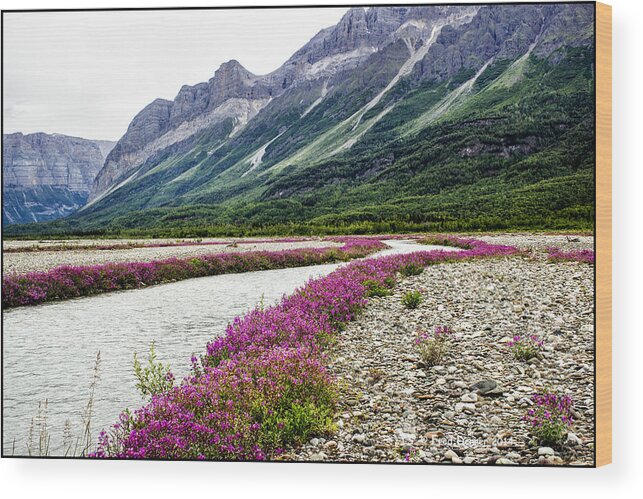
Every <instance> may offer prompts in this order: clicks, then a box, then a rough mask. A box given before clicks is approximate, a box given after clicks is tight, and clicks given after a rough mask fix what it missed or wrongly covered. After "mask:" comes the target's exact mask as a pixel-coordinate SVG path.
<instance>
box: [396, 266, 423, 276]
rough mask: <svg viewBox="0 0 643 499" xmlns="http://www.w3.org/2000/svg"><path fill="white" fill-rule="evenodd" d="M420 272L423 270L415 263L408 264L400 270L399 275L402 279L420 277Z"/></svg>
mask: <svg viewBox="0 0 643 499" xmlns="http://www.w3.org/2000/svg"><path fill="white" fill-rule="evenodd" d="M422 272H424V268H423V267H421V266H420V265H417V264H415V263H408V264H406V265H404V267H402V268H401V269H400V274H402V275H403V276H404V277H411V276H414V275H420V274H421V273H422Z"/></svg>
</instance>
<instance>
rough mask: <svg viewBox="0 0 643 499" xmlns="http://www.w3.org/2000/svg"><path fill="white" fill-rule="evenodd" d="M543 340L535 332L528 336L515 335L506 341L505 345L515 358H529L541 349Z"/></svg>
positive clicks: (535, 355) (525, 359)
mask: <svg viewBox="0 0 643 499" xmlns="http://www.w3.org/2000/svg"><path fill="white" fill-rule="evenodd" d="M543 346H544V342H543V340H541V339H540V337H538V336H537V335H535V334H532V335H529V336H520V335H519V334H517V335H515V336H514V337H513V339H512V340H511V341H508V342H507V347H508V348H509V350H510V351H511V353H512V354H513V356H514V358H515V359H516V360H524V361H527V360H530V359H533V358H534V357H537V356H538V355H539V354H540V352H541V350H542V349H543Z"/></svg>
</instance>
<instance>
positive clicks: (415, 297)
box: [402, 291, 422, 309]
mask: <svg viewBox="0 0 643 499" xmlns="http://www.w3.org/2000/svg"><path fill="white" fill-rule="evenodd" d="M420 303H422V293H420V292H419V291H409V292H408V293H405V294H404V296H403V297H402V305H404V306H405V307H406V308H412V309H413V308H418V307H419V306H420Z"/></svg>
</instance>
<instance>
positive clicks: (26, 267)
mask: <svg viewBox="0 0 643 499" xmlns="http://www.w3.org/2000/svg"><path fill="white" fill-rule="evenodd" d="M129 241H130V240H121V244H122V243H125V242H129ZM238 241H239V240H238ZM148 242H150V243H151V241H148ZM330 246H336V247H339V246H342V244H341V243H334V242H331V241H318V240H316V241H296V242H288V243H276V242H275V243H250V244H239V245H237V246H231V245H191V246H166V247H151V248H131V249H114V250H68V251H34V252H24V253H4V254H3V259H2V269H3V271H4V272H5V274H9V273H11V274H23V273H26V272H33V271H46V270H50V269H52V268H55V267H59V266H61V265H97V264H103V263H116V262H150V261H153V260H164V259H167V258H172V257H176V258H189V257H194V256H200V255H210V254H216V253H235V252H245V251H282V250H289V249H298V248H323V247H330Z"/></svg>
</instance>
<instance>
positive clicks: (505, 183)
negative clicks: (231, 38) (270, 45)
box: [66, 3, 593, 230]
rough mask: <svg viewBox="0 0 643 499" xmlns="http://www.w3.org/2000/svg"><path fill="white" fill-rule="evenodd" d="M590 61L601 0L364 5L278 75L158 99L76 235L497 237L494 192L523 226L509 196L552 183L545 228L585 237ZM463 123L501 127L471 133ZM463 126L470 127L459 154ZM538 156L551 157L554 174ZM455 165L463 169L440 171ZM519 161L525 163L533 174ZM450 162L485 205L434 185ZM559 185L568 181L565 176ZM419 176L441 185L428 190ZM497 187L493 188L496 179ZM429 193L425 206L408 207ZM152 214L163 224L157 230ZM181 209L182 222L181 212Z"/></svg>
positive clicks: (234, 78)
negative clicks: (363, 229)
mask: <svg viewBox="0 0 643 499" xmlns="http://www.w3.org/2000/svg"><path fill="white" fill-rule="evenodd" d="M592 57H593V6H592V5H591V4H584V3H574V4H515V5H514V4H512V5H505V4H498V5H489V6H474V7H471V6H458V7H448V6H431V7H420V6H414V7H386V8H379V7H378V8H370V9H368V10H365V9H363V8H355V9H351V10H349V11H348V12H347V13H346V14H345V15H344V16H343V18H342V19H341V20H340V22H339V23H338V24H337V25H336V26H333V27H329V28H325V29H323V30H321V31H320V32H319V33H317V34H316V35H315V36H314V37H313V38H311V40H310V41H309V42H308V43H307V44H305V45H304V46H303V47H302V48H301V49H299V50H298V51H296V52H295V53H294V54H293V56H291V57H290V58H289V59H288V60H287V61H286V62H285V63H284V64H283V65H282V66H281V67H280V68H278V69H277V70H275V71H273V72H271V73H269V74H267V75H259V76H258V75H253V74H252V73H251V72H249V71H247V70H246V69H245V68H243V67H242V66H241V65H240V64H239V63H238V61H236V60H231V61H229V62H227V63H225V64H224V65H222V66H221V67H220V68H219V69H218V70H217V71H216V72H215V75H214V76H213V78H211V79H210V80H209V82H203V83H199V84H196V85H193V86H184V87H182V88H181V90H180V91H179V93H178V94H177V96H176V97H175V99H174V100H173V101H165V100H157V101H154V102H153V103H151V104H150V105H148V106H147V107H146V108H145V109H144V110H142V111H141V113H139V115H137V117H136V118H135V119H134V120H133V121H132V124H131V125H130V129H131V130H130V129H128V133H126V134H125V136H124V137H123V138H122V139H121V140H120V141H119V144H117V146H116V147H115V148H114V150H113V151H112V152H111V153H110V156H109V157H108V158H107V160H106V162H105V165H104V167H103V169H102V170H101V172H100V174H99V175H98V176H97V179H96V181H95V183H94V186H93V189H92V197H91V199H90V202H89V203H88V204H87V206H85V207H84V208H83V209H82V210H81V211H80V212H79V213H77V214H76V215H73V216H71V217H70V218H69V219H68V220H69V222H68V224H67V225H66V226H67V227H76V228H83V227H84V228H92V230H97V229H99V228H111V229H113V230H116V229H119V228H127V227H137V226H147V227H149V226H157V225H165V224H167V223H168V220H170V221H171V223H172V224H173V225H175V226H177V227H179V226H180V227H192V228H194V227H195V226H196V227H202V226H204V225H208V224H210V225H213V224H214V225H217V224H230V223H234V224H241V225H247V224H250V225H256V224H260V225H262V224H274V223H283V222H287V223H317V222H318V221H319V222H320V223H324V224H327V223H330V224H336V223H354V222H360V223H361V221H370V222H378V221H381V220H386V219H387V218H390V219H409V217H411V218H413V219H415V220H419V221H424V222H422V223H425V222H426V223H429V224H434V223H435V224H443V225H445V227H446V225H449V224H451V225H453V224H456V222H455V220H456V219H461V222H460V223H461V224H462V226H463V227H464V226H469V225H466V224H470V226H471V227H480V228H484V226H485V222H484V220H485V217H484V214H480V213H478V205H477V204H476V199H477V196H482V195H483V194H482V193H483V192H488V194H484V195H485V196H488V195H492V196H495V197H494V199H498V201H494V202H493V203H492V204H491V212H492V213H490V215H489V218H490V219H494V220H497V217H496V216H495V215H496V213H495V212H496V211H497V210H499V209H500V208H499V207H498V206H499V205H502V210H504V211H506V212H508V213H509V212H511V213H513V214H512V215H510V216H509V217H507V218H506V220H507V222H506V223H507V224H510V223H512V222H511V220H513V219H514V218H512V217H516V218H515V220H517V221H518V222H519V223H520V224H524V225H525V226H528V225H529V223H531V222H528V220H529V216H528V215H526V214H524V213H523V212H522V211H521V210H520V209H518V208H516V209H514V208H512V207H511V206H508V205H507V204H506V202H505V201H502V189H505V192H506V193H510V192H514V191H515V192H516V193H517V194H516V195H517V196H533V195H534V194H533V192H535V191H534V190H529V189H527V190H525V188H526V187H528V186H529V185H533V186H535V185H540V184H539V183H540V182H545V181H546V182H548V183H545V184H543V185H545V186H546V187H545V189H553V190H561V189H562V190H563V191H565V193H566V194H565V196H563V198H562V199H563V201H561V203H560V209H559V210H558V213H559V214H560V215H559V214H555V213H552V209H553V208H551V207H547V206H538V209H537V210H532V211H533V212H534V213H537V217H536V216H534V220H533V223H534V224H539V225H542V226H545V225H546V224H548V223H552V224H554V225H556V224H559V225H560V224H562V225H565V224H566V225H567V226H570V227H571V226H581V225H582V226H583V227H586V226H587V225H588V224H589V223H591V213H592V210H593V207H592V206H591V202H590V201H588V199H589V197H588V195H587V194H588V192H589V191H588V189H591V184H588V183H587V182H586V181H585V177H584V175H585V173H584V172H585V171H586V169H588V168H590V167H591V165H592V164H593V163H592V162H593V151H588V150H587V148H586V147H585V146H584V145H583V144H584V141H586V140H591V134H590V130H588V128H587V120H586V116H584V115H582V114H581V113H580V111H581V110H582V111H583V112H585V113H586V114H587V115H588V116H591V115H592V113H593V110H592V108H591V107H590V105H589V104H590V98H591V95H590V93H591V91H590V88H591V81H592V80H593V73H592V71H593V66H592V60H591V58H592ZM565 67H570V68H573V69H574V70H575V71H576V72H575V73H573V72H571V71H565V70H564V68H565ZM551 75H558V76H559V79H558V80H556V79H554V78H553V77H552V76H551ZM561 75H562V77H561ZM543 93H547V95H549V98H548V100H547V99H543V98H542V97H541V95H540V94H543ZM568 95H571V97H569V98H568ZM536 102H538V103H539V106H540V107H535V106H534V105H533V104H534V103H536ZM472 103H478V104H479V105H478V106H475V105H473V104H472ZM574 106H580V107H579V108H578V109H574ZM466 113H468V115H467V114H466ZM498 120H499V121H498ZM525 120H526V121H525ZM532 121H537V122H538V123H539V125H540V126H539V127H536V129H535V130H531V129H530V127H529V126H527V124H528V123H531V122H532ZM554 121H556V123H554ZM465 122H477V123H481V124H482V123H489V124H488V125H479V126H478V128H477V129H474V128H473V127H469V126H468V125H462V124H461V123H465ZM453 126H455V127H456V128H458V129H460V130H468V131H467V132H466V133H464V132H463V135H462V136H458V138H457V143H456V142H454V143H453V144H451V143H449V140H450V137H452V136H453V137H455V136H456V135H457V134H455V135H453V134H451V135H449V134H450V133H451V132H449V130H451V128H449V127H453ZM494 126H495V127H496V128H497V129H495V130H494V129H493V127H494ZM445 127H446V128H445ZM512 127H513V129H514V130H521V131H519V132H517V131H512ZM478 129H479V131H476V130H478ZM440 133H447V135H446V136H445V138H444V142H446V143H449V148H448V154H447V153H446V152H444V154H443V155H439V154H436V152H437V151H439V150H441V148H442V146H443V144H441V143H440V141H437V142H436V141H435V140H434V139H435V136H436V134H440ZM476 133H482V135H481V136H477V135H476ZM521 134H524V136H521ZM572 136H573V137H574V139H573V140H574V141H575V142H574V141H572V139H571V138H570V137H572ZM497 143H500V144H503V145H502V146H501V147H499V146H498V145H497ZM562 143H566V146H567V147H568V148H571V152H572V153H576V152H578V151H583V153H584V154H586V157H584V158H583V159H582V161H580V163H578V164H582V167H581V170H578V168H579V167H578V166H577V165H576V163H573V164H572V163H569V162H568V163H565V162H566V161H567V160H566V159H565V158H566V157H567V155H568V152H569V151H567V152H565V151H563V150H561V146H560V144H562ZM427 144H433V146H432V147H433V149H430V148H429V147H428V146H427ZM417 151H422V152H421V153H418V152H417ZM462 151H469V152H467V153H462ZM496 151H502V153H501V154H500V155H498V154H497V153H496ZM530 157H542V158H545V159H546V161H544V162H543V165H544V166H537V165H535V163H534V162H533V161H531V162H530ZM499 158H501V159H499ZM409 161H410V162H412V163H413V165H415V166H413V168H412V169H409V168H408V165H407V162H409ZM485 163H488V164H485ZM446 165H450V168H451V171H448V172H447V171H444V169H445V168H446ZM521 165H529V166H521ZM520 168H528V169H530V172H529V175H526V174H524V173H519V172H518V170H519V169H520ZM438 170H440V171H442V173H443V178H453V179H457V178H460V180H459V181H456V180H454V182H455V183H454V184H453V185H450V186H449V189H453V190H454V192H456V191H457V192H460V193H461V194H462V195H467V196H468V195H470V196H473V198H472V200H471V201H470V202H469V201H468V200H465V201H463V202H460V203H457V204H455V205H454V204H453V203H452V202H451V201H450V200H449V199H450V198H449V196H451V194H448V192H447V191H446V190H445V189H444V188H439V187H438V186H439V185H442V184H443V182H442V180H443V178H441V177H439V176H436V171H438ZM331 172H336V174H335V173H331ZM458 172H467V173H466V174H465V173H460V174H458ZM578 175H580V177H579V182H580V184H579V185H582V186H583V190H582V191H574V190H572V191H570V184H569V182H568V181H565V180H563V179H564V178H576V176H578ZM556 178H560V179H561V181H560V182H552V181H553V180H555V179H556ZM304 179H306V181H305V182H304ZM320 179H325V182H326V183H325V184H324V185H321V184H320V182H319V180H320ZM420 179H423V180H420ZM302 182H303V183H302ZM377 182H380V183H381V185H378V184H377ZM423 182H429V184H427V185H426V187H425V188H422V189H418V188H417V185H418V184H422V183H423ZM458 182H459V183H458ZM489 182H491V184H493V187H484V186H485V185H486V184H488V183H489ZM476 184H477V185H478V187H477V188H475V187H474V186H475V185H476ZM383 186H388V187H387V188H388V190H386V188H384V187H383ZM383 189H384V190H383ZM391 189H394V190H391ZM485 189H486V191H485ZM489 189H491V191H493V192H491V191H490V190H489ZM567 191H570V192H569V193H567ZM392 192H395V193H397V194H395V195H396V196H398V197H397V198H395V199H397V201H394V199H393V198H391V193H392ZM322 193H325V194H322ZM551 194H552V195H553V194H554V192H553V191H552V192H551ZM568 194H569V195H568ZM418 195H419V196H420V197H421V202H420V201H417V203H416V205H413V206H410V205H409V203H411V201H409V200H411V199H415V198H416V197H417V196H418ZM556 196H558V194H556ZM505 197H506V196H505ZM329 199H335V200H336V202H335V206H330V205H329V204H328V200H329ZM378 200H379V203H378ZM529 202H530V203H537V201H535V200H531V199H530V201H529ZM391 203H393V204H391ZM472 203H473V204H472ZM375 205H379V208H378V209H376V210H373V209H372V208H371V207H372V206H375ZM295 206H297V207H299V210H300V211H299V213H297V212H296V211H297V210H294V208H292V207H295ZM461 206H469V207H470V209H471V213H467V212H466V210H464V211H463V208H461ZM480 206H482V204H480ZM400 207H405V208H400ZM514 212H515V213H514ZM518 212H520V213H518ZM152 213H161V214H162V215H159V218H158V220H154V218H153V217H152V215H151V214H152ZM178 213H182V214H183V215H181V216H178V215H177V216H174V215H173V214H178ZM359 213H361V214H359ZM572 213H574V215H573V216H572V215H571V214H572ZM580 213H582V215H579V214H580ZM148 214H149V215H150V216H148ZM465 220H468V221H467V222H465ZM494 224H496V222H495V221H494ZM74 230H75V229H74ZM185 230H190V229H187V228H186V229H185Z"/></svg>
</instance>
